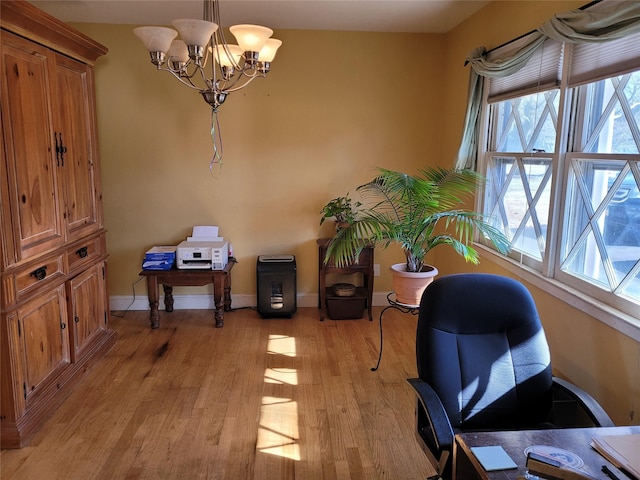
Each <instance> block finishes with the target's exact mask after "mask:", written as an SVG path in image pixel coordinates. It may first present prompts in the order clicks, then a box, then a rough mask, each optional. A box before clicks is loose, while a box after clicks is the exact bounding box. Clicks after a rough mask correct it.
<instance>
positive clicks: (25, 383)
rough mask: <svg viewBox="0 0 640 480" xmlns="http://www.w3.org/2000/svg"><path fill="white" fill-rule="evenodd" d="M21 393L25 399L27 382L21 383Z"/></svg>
mask: <svg viewBox="0 0 640 480" xmlns="http://www.w3.org/2000/svg"><path fill="white" fill-rule="evenodd" d="M22 392H23V394H24V399H25V400H26V399H27V382H22Z"/></svg>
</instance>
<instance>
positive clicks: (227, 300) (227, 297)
mask: <svg viewBox="0 0 640 480" xmlns="http://www.w3.org/2000/svg"><path fill="white" fill-rule="evenodd" d="M224 311H225V312H229V311H231V275H225V276H224Z"/></svg>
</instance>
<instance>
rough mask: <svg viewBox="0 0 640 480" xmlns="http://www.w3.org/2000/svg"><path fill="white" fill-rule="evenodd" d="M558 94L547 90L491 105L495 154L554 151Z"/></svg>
mask: <svg viewBox="0 0 640 480" xmlns="http://www.w3.org/2000/svg"><path fill="white" fill-rule="evenodd" d="M558 92H559V91H558V90H550V91H548V92H542V93H537V94H532V95H526V96H523V97H518V98H514V99H511V100H505V101H504V102H500V103H496V104H495V105H494V107H493V108H494V112H495V122H496V131H495V137H494V138H495V142H494V145H492V146H491V150H494V151H497V152H523V153H524V152H534V151H544V152H553V151H555V144H556V128H557V123H558V102H559V97H560V95H559V93H558Z"/></svg>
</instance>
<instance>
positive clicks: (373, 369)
mask: <svg viewBox="0 0 640 480" xmlns="http://www.w3.org/2000/svg"><path fill="white" fill-rule="evenodd" d="M390 308H395V307H394V306H393V305H389V306H388V307H384V308H383V309H382V311H381V312H380V353H379V354H378V363H376V366H375V367H372V368H371V371H372V372H375V371H376V370H378V367H379V366H380V361H381V360H382V340H383V339H382V316H383V315H384V312H386V311H387V310H389V309H390Z"/></svg>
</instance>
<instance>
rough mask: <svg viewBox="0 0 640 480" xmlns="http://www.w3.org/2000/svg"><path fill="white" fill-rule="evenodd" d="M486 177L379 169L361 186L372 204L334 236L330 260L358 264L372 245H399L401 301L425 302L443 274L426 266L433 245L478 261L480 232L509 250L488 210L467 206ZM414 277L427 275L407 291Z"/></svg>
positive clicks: (397, 285) (394, 267) (397, 269)
mask: <svg viewBox="0 0 640 480" xmlns="http://www.w3.org/2000/svg"><path fill="white" fill-rule="evenodd" d="M482 180H483V177H482V176H481V175H479V174H478V173H476V172H474V171H472V170H447V169H444V168H427V169H423V170H420V171H419V173H418V174H417V175H408V174H406V173H402V172H396V171H392V170H387V169H383V168H380V169H378V175H377V176H376V177H375V178H374V179H373V180H371V181H370V182H368V183H366V184H364V185H361V186H360V187H358V189H357V191H359V192H360V194H361V196H362V198H363V201H364V202H366V203H365V204H364V206H363V207H362V208H360V209H359V210H358V212H357V214H356V215H355V218H354V219H353V220H352V222H351V223H350V224H349V225H348V226H346V227H344V228H342V229H341V230H339V231H338V232H337V234H336V236H335V237H334V238H333V239H332V240H331V242H330V243H329V245H328V247H327V254H326V256H325V259H324V261H325V262H328V261H330V260H333V261H334V262H335V263H336V264H337V265H339V266H340V265H347V264H350V263H354V262H357V259H358V256H359V255H360V252H361V251H362V249H363V248H364V246H365V245H367V244H371V243H373V244H374V245H377V246H381V247H383V248H386V247H388V246H389V245H391V244H397V245H399V246H400V247H401V248H402V251H403V252H404V254H405V258H406V261H405V263H401V264H396V265H392V267H391V269H392V273H393V275H394V291H395V294H396V299H397V301H398V302H400V303H404V304H407V305H419V303H420V298H421V297H422V292H423V291H424V288H426V286H427V284H428V283H429V282H430V281H431V280H432V279H433V276H435V275H436V274H437V269H436V268H435V267H433V266H430V265H426V264H425V257H426V255H427V253H428V252H429V251H431V250H432V249H433V248H435V247H437V246H439V245H448V246H450V247H451V248H453V249H454V250H455V251H456V252H457V253H458V254H460V255H462V256H463V257H464V259H465V260H466V261H467V262H471V263H474V264H477V263H478V262H479V260H480V257H479V254H478V251H477V250H476V249H474V248H473V246H472V243H473V240H474V235H475V234H476V232H478V233H479V234H480V236H482V237H484V238H485V239H487V240H488V241H489V242H491V243H493V244H494V245H495V247H496V249H497V250H498V251H499V252H501V253H507V252H508V251H509V241H508V240H507V238H506V237H505V236H504V235H503V234H502V233H501V232H500V231H499V230H498V229H497V228H495V227H493V226H492V225H491V224H490V223H489V222H488V221H487V220H485V218H484V216H483V215H482V214H480V213H477V212H473V211H468V210H465V209H463V208H462V206H463V202H464V198H465V197H466V196H468V195H471V194H473V193H474V192H475V190H476V188H477V187H478V185H479V183H480V182H481V181H482ZM413 277H427V278H426V279H423V280H422V285H421V286H419V287H409V292H407V293H405V291H404V287H406V286H407V285H406V283H407V278H413Z"/></svg>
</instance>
